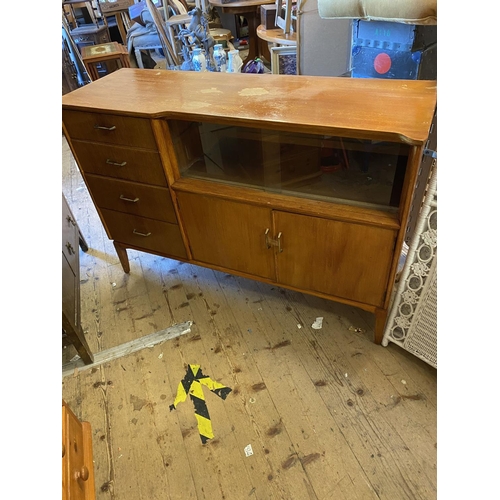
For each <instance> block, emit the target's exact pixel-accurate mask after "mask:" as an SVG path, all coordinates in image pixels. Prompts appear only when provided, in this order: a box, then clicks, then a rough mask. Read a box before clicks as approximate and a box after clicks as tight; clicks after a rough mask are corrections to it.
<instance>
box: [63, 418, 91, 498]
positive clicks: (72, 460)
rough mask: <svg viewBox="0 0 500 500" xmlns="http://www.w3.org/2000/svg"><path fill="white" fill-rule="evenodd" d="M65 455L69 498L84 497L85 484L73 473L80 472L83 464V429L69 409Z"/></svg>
mask: <svg viewBox="0 0 500 500" xmlns="http://www.w3.org/2000/svg"><path fill="white" fill-rule="evenodd" d="M66 426H67V429H66V432H67V438H66V439H67V441H66V443H67V444H66V455H67V461H68V462H67V464H68V469H69V474H68V476H67V483H68V486H69V498H70V499H71V500H79V499H82V500H84V499H85V492H86V484H85V481H83V480H82V479H81V478H76V477H75V473H77V472H80V471H81V470H82V468H83V467H84V466H86V467H87V469H88V466H87V464H85V452H84V444H83V430H82V424H81V423H80V421H79V420H78V419H77V418H76V417H75V416H74V415H73V414H72V413H71V412H69V411H67V412H66Z"/></svg>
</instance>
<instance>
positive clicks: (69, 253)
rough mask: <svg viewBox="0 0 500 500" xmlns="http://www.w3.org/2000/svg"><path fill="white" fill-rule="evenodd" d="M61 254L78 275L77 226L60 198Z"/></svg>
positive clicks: (64, 201) (63, 199) (65, 203)
mask: <svg viewBox="0 0 500 500" xmlns="http://www.w3.org/2000/svg"><path fill="white" fill-rule="evenodd" d="M62 252H63V255H64V256H65V257H66V259H67V261H68V264H69V265H70V267H71V269H72V270H73V272H74V273H75V274H77V273H79V272H80V270H79V268H78V267H79V254H78V252H79V248H78V226H77V225H76V221H75V219H74V218H73V215H72V213H71V211H70V209H69V207H68V204H67V202H66V200H65V198H64V196H63V197H62Z"/></svg>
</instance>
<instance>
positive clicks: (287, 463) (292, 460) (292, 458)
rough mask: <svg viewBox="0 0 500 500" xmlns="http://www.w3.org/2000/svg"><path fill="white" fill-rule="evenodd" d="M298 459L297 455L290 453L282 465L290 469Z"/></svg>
mask: <svg viewBox="0 0 500 500" xmlns="http://www.w3.org/2000/svg"><path fill="white" fill-rule="evenodd" d="M296 461H297V457H296V456H295V455H290V456H289V457H288V458H287V459H286V460H285V461H284V462H283V463H282V464H281V467H282V468H283V469H285V470H286V469H290V467H293V466H294V464H295V462H296Z"/></svg>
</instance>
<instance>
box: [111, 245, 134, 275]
mask: <svg viewBox="0 0 500 500" xmlns="http://www.w3.org/2000/svg"><path fill="white" fill-rule="evenodd" d="M113 245H114V246H115V250H116V253H117V254H118V258H119V259H120V264H121V265H122V267H123V270H124V271H125V272H126V273H127V274H128V273H129V272H130V263H129V261H128V255H127V249H126V248H125V247H122V246H121V245H120V244H119V243H116V241H113Z"/></svg>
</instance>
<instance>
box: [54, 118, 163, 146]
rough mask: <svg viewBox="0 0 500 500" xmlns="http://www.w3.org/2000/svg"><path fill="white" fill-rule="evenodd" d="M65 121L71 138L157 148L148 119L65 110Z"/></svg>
mask: <svg viewBox="0 0 500 500" xmlns="http://www.w3.org/2000/svg"><path fill="white" fill-rule="evenodd" d="M63 122H64V125H65V126H66V128H67V130H68V133H69V135H70V137H71V139H81V140H84V141H94V142H105V143H106V144H119V145H121V146H130V147H134V148H145V149H153V150H156V149H157V147H156V142H155V139H154V135H153V130H152V129H151V124H150V122H149V120H148V119H146V118H132V117H130V116H118V115H106V114H102V113H86V112H84V111H67V110H63Z"/></svg>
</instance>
